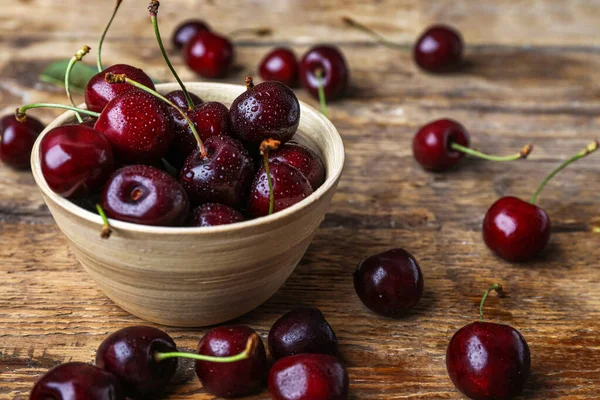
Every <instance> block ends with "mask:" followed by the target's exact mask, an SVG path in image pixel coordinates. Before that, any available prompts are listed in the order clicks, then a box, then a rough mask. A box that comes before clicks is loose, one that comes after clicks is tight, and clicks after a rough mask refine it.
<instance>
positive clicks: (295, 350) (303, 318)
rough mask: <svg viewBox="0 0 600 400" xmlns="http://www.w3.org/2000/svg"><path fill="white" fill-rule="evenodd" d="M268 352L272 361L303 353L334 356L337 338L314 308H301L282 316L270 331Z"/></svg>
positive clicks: (321, 314) (320, 313)
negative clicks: (272, 358)
mask: <svg viewBox="0 0 600 400" xmlns="http://www.w3.org/2000/svg"><path fill="white" fill-rule="evenodd" d="M268 343H269V352H270V353H271V356H273V357H274V358H283V357H288V356H293V355H295V354H302V353H320V354H330V355H335V354H337V338H336V337H335V333H334V332H333V329H331V326H330V325H329V323H328V322H327V320H326V319H325V317H324V316H323V313H322V312H321V310H319V309H318V308H316V307H300V308H296V309H294V310H292V311H290V312H288V313H287V314H285V315H283V316H281V317H280V318H279V319H278V320H277V321H275V323H274V324H273V326H272V327H271V330H270V331H269V339H268Z"/></svg>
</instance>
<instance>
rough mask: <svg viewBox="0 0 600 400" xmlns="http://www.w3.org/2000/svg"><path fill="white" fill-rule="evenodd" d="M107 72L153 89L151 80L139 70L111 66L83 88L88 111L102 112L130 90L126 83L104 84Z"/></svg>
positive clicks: (119, 65) (122, 66)
mask: <svg viewBox="0 0 600 400" xmlns="http://www.w3.org/2000/svg"><path fill="white" fill-rule="evenodd" d="M109 72H112V73H113V74H125V75H127V77H128V78H131V79H133V80H134V81H137V82H139V83H141V84H143V85H145V86H148V87H149V88H151V89H154V83H153V82H152V79H150V77H149V76H148V75H146V73H145V72H144V71H142V70H141V69H139V68H135V67H132V66H131V65H126V64H116V65H112V66H110V67H108V68H106V69H105V70H104V71H102V72H99V73H97V74H96V75H94V76H93V77H92V79H90V81H89V82H88V84H87V86H86V87H85V104H87V108H88V110H90V111H96V112H102V110H103V109H104V107H106V105H107V104H108V103H109V102H110V101H111V100H113V99H114V98H115V97H117V96H118V95H119V94H121V93H123V92H127V91H130V90H132V88H131V85H129V84H128V83H108V82H106V80H105V79H104V77H105V75H106V74H107V73H109ZM136 90H137V89H136Z"/></svg>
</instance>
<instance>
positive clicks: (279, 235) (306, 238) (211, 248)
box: [31, 83, 344, 326]
mask: <svg viewBox="0 0 600 400" xmlns="http://www.w3.org/2000/svg"><path fill="white" fill-rule="evenodd" d="M186 86H187V88H188V89H189V90H191V91H192V92H194V93H196V94H197V95H199V96H200V97H202V99H204V100H205V101H220V102H222V103H224V104H225V105H226V106H228V107H229V106H230V105H231V103H232V102H233V100H234V99H235V98H236V97H237V96H238V95H239V94H241V93H242V92H243V91H244V90H246V88H245V87H244V86H240V85H230V84H221V83H186ZM176 89H178V86H177V84H174V83H168V84H161V85H157V90H158V91H159V92H161V93H163V94H164V93H167V92H170V91H172V90H176ZM300 107H301V118H300V127H299V129H298V133H296V135H295V136H294V139H295V140H297V141H299V142H300V143H302V144H304V145H307V146H309V147H310V148H312V149H313V150H316V152H317V153H318V154H320V155H321V157H322V158H323V162H324V163H325V166H326V169H327V178H326V180H325V183H323V185H321V187H319V189H317V190H316V191H315V192H314V193H313V194H312V195H310V196H309V197H307V198H306V199H304V200H302V201H301V202H299V203H297V204H295V205H293V206H292V207H290V208H287V209H285V210H282V211H280V212H278V213H275V214H273V215H270V216H267V217H262V218H259V219H255V220H250V221H245V222H240V223H236V224H232V225H223V226H215V227H201V228H189V227H185V228H183V227H182V228H173V227H151V226H144V225H136V224H132V223H127V222H122V221H116V220H110V224H111V227H112V229H113V234H112V236H111V237H110V238H109V239H102V238H100V228H101V226H102V220H101V219H100V217H99V216H98V215H96V214H94V213H92V212H89V211H86V210H84V209H83V208H80V207H78V206H76V205H75V204H73V203H72V202H70V201H69V200H67V199H65V198H63V197H61V196H59V195H57V194H56V193H54V192H52V190H50V188H49V187H48V185H47V183H46V181H45V180H44V177H43V175H42V170H41V163H40V141H41V139H42V138H43V137H44V136H45V134H46V133H47V132H48V131H49V130H50V129H52V128H55V127H57V126H60V125H63V124H66V123H68V122H70V121H72V120H73V118H74V114H73V113H72V112H70V111H69V112H67V113H64V114H63V115H61V116H60V117H58V118H57V119H56V120H54V121H53V122H52V123H51V124H49V125H48V127H47V128H46V129H45V130H44V131H43V132H42V133H41V134H40V136H39V137H38V138H37V141H36V143H35V145H34V148H33V151H32V157H31V160H32V161H31V166H32V171H33V176H34V178H35V181H36V183H37V185H38V186H39V188H40V190H41V192H42V196H43V198H44V201H45V202H46V204H47V205H48V208H49V209H50V212H51V213H52V216H53V217H54V220H55V221H56V224H57V225H58V227H59V229H60V230H61V231H62V232H63V233H64V235H65V236H66V238H67V240H68V242H69V244H70V246H71V248H72V249H73V252H74V254H75V256H76V257H77V259H78V260H79V261H80V262H81V264H82V265H83V268H84V269H85V270H86V271H87V272H88V273H89V274H90V276H91V277H92V278H93V279H94V280H95V281H96V283H97V284H98V286H99V287H100V288H101V289H102V290H103V291H104V293H106V295H107V296H108V297H110V298H111V299H112V300H113V301H114V302H115V303H116V304H117V305H119V306H120V307H122V308H123V309H125V310H126V311H128V312H130V313H132V314H134V315H136V316H138V317H140V318H142V319H145V320H147V321H151V322H156V323H159V324H163V325H171V326H207V325H213V324H218V323H221V322H224V321H227V320H230V319H233V318H237V317H239V316H241V315H243V314H245V313H247V312H249V311H250V310H252V309H254V308H256V307H258V306H259V305H261V304H262V303H264V302H265V301H266V300H267V299H268V298H269V297H271V296H272V295H273V294H274V293H275V292H276V291H277V290H278V289H279V288H280V287H281V286H282V285H283V283H284V282H285V280H286V279H287V278H288V277H289V276H290V275H291V273H292V271H293V270H294V268H295V267H296V265H297V264H298V262H299V261H300V259H301V258H302V256H303V255H304V253H305V252H306V249H307V248H308V246H309V245H310V242H311V240H312V238H313V235H314V233H315V231H316V229H317V228H318V226H319V224H320V223H321V221H322V220H323V218H324V216H325V212H326V211H327V208H328V207H329V204H330V202H331V198H332V196H333V194H334V192H335V190H336V188H337V184H338V182H339V179H340V176H341V173H342V169H343V165H344V145H343V143H342V139H341V137H340V135H339V133H338V132H337V130H336V129H335V127H334V126H333V125H332V124H331V122H329V120H328V119H327V118H325V117H324V116H323V115H321V113H319V112H318V111H317V110H315V109H313V108H312V107H310V106H308V105H306V104H305V103H302V102H300Z"/></svg>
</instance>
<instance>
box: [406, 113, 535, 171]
mask: <svg viewBox="0 0 600 400" xmlns="http://www.w3.org/2000/svg"><path fill="white" fill-rule="evenodd" d="M469 142H470V135H469V132H467V130H466V129H465V127H464V126H462V125H461V124H459V123H458V122H456V121H453V120H451V119H439V120H436V121H433V122H430V123H428V124H426V125H425V126H423V127H422V128H421V129H420V130H419V131H418V132H417V134H416V135H415V137H414V139H413V155H414V156H415V159H416V160H417V161H418V162H419V164H421V165H422V166H423V168H425V169H426V170H429V171H436V172H442V171H446V170H448V169H450V168H452V167H454V166H455V165H456V164H457V163H458V162H459V161H460V160H462V159H463V157H464V156H465V154H470V155H472V156H475V157H479V158H483V159H485V160H490V161H514V160H518V159H521V158H526V157H527V156H528V155H529V154H530V153H531V151H532V150H533V146H531V145H527V146H525V147H523V149H522V150H521V152H519V153H518V154H514V155H510V156H502V157H499V156H490V155H487V154H483V153H480V152H478V151H476V150H473V149H471V148H469Z"/></svg>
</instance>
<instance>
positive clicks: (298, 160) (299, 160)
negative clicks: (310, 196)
mask: <svg viewBox="0 0 600 400" xmlns="http://www.w3.org/2000/svg"><path fill="white" fill-rule="evenodd" d="M269 160H270V161H279V162H281V163H284V164H288V165H291V166H292V167H294V168H296V169H297V170H298V171H300V172H302V174H303V175H304V176H305V177H306V179H308V181H309V182H310V184H311V186H312V188H313V190H317V189H318V188H319V186H321V185H322V184H323V182H325V165H323V161H321V158H320V157H319V156H318V155H317V154H316V153H315V152H314V151H312V150H311V149H309V148H308V147H305V146H303V145H301V144H299V143H296V142H289V143H286V144H284V145H282V146H281V147H279V149H277V150H276V151H274V152H271V153H270V154H269Z"/></svg>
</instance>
